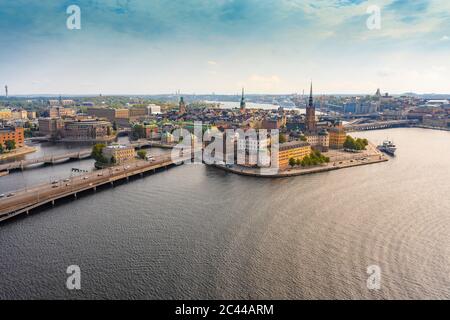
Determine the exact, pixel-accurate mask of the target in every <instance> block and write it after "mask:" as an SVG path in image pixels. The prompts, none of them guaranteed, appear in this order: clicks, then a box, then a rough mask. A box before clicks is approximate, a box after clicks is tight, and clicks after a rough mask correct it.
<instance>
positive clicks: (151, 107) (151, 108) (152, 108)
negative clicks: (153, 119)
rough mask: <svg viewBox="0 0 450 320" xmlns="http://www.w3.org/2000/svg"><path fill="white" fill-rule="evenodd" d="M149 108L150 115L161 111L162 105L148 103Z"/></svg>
mask: <svg viewBox="0 0 450 320" xmlns="http://www.w3.org/2000/svg"><path fill="white" fill-rule="evenodd" d="M147 110H148V115H151V114H160V113H161V107H160V106H158V105H156V104H150V105H148V106H147Z"/></svg>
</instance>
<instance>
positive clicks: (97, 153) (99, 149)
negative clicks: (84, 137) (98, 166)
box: [91, 143, 108, 163]
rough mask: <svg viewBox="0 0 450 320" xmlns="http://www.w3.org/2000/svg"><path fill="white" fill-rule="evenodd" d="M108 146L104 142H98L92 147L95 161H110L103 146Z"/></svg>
mask: <svg viewBox="0 0 450 320" xmlns="http://www.w3.org/2000/svg"><path fill="white" fill-rule="evenodd" d="M104 147H106V145H105V144H103V143H97V144H95V145H94V146H93V147H92V152H91V156H92V158H94V159H95V161H97V162H100V163H106V162H108V161H107V160H106V158H105V156H104V155H103V148H104Z"/></svg>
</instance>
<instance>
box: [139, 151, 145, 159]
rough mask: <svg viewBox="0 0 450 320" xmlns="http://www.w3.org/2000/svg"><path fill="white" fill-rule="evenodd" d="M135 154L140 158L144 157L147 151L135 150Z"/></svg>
mask: <svg viewBox="0 0 450 320" xmlns="http://www.w3.org/2000/svg"><path fill="white" fill-rule="evenodd" d="M137 155H138V157H139V158H140V159H145V157H147V151H145V150H139V151H138V152H137Z"/></svg>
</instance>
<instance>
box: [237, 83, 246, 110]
mask: <svg viewBox="0 0 450 320" xmlns="http://www.w3.org/2000/svg"><path fill="white" fill-rule="evenodd" d="M245 106H246V103H245V97H244V88H242V96H241V103H240V104H239V110H240V111H241V113H244V112H245Z"/></svg>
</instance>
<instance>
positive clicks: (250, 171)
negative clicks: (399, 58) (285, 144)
mask: <svg viewBox="0 0 450 320" xmlns="http://www.w3.org/2000/svg"><path fill="white" fill-rule="evenodd" d="M368 149H369V150H368V153H354V154H348V153H344V152H341V151H337V152H340V153H341V154H342V155H345V156H346V158H345V159H341V158H339V156H335V157H334V159H332V160H331V161H330V162H329V163H328V164H326V165H319V166H314V167H310V168H291V169H286V170H278V171H277V172H276V173H261V169H260V168H249V167H243V166H238V165H233V166H232V167H227V166H226V165H222V164H212V165H211V166H213V167H215V168H218V169H221V170H224V171H227V172H230V173H234V174H238V175H242V176H248V177H255V178H288V177H297V176H303V175H309V174H316V173H323V172H330V171H335V170H341V169H347V168H353V167H359V166H365V165H370V164H376V163H382V162H387V161H389V157H387V156H386V155H385V154H383V153H382V152H380V151H378V150H377V149H376V147H375V146H374V145H372V144H369V146H368ZM361 158H363V159H365V160H361ZM267 170H270V169H267Z"/></svg>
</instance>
